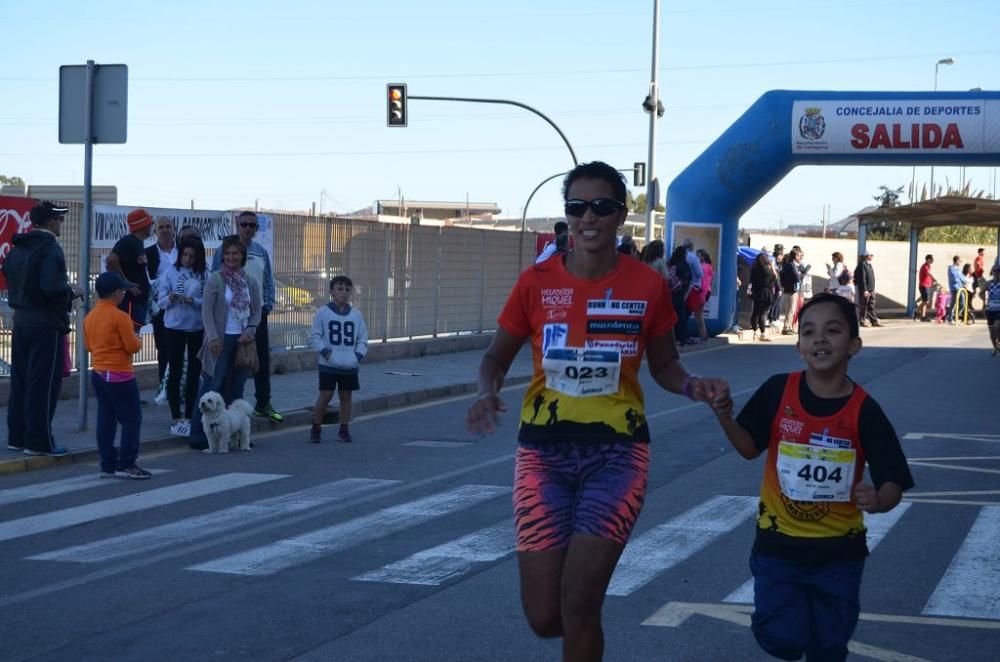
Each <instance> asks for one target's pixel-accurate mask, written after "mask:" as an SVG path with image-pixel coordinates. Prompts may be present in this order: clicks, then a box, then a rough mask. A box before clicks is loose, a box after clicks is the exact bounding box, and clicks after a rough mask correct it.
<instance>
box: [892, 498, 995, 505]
mask: <svg viewBox="0 0 1000 662" xmlns="http://www.w3.org/2000/svg"><path fill="white" fill-rule="evenodd" d="M907 501H912V502H913V503H937V504H941V505H944V506H995V505H997V502H996V501H963V500H961V499H910V498H907Z"/></svg>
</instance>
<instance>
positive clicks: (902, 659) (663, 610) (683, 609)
mask: <svg viewBox="0 0 1000 662" xmlns="http://www.w3.org/2000/svg"><path fill="white" fill-rule="evenodd" d="M752 610H753V608H752V607H743V606H739V605H717V604H699V603H692V602H668V603H667V604H665V605H663V606H662V607H660V608H659V609H658V610H657V611H656V612H655V613H654V614H653V615H652V616H650V617H649V618H647V619H646V620H645V621H643V623H642V624H643V625H652V626H658V627H679V626H680V625H682V624H683V623H684V622H685V621H686V620H687V619H688V618H690V617H691V616H693V615H695V614H700V615H702V616H708V617H710V618H715V619H717V620H721V621H726V622H727V623H734V624H736V625H742V626H744V627H749V626H750V612H751V611H752ZM860 618H861V620H863V621H875V622H882V623H887V622H888V623H906V624H913V625H921V626H928V625H940V626H946V627H959V628H975V629H984V630H994V629H1000V623H996V622H985V623H984V622H973V621H953V620H948V619H943V618H924V617H919V616H896V615H890V614H865V613H863V614H861V615H860ZM847 648H848V650H849V651H850V652H851V653H853V654H855V655H859V656H861V657H867V658H869V659H872V660H880V661H882V662H929V661H928V660H926V659H925V658H922V657H917V656H915V655H909V654H908V653H900V652H898V651H894V650H889V649H887V648H880V647H878V646H872V645H870V644H866V643H863V642H860V641H856V640H853V639H852V640H851V641H849V642H848V644H847Z"/></svg>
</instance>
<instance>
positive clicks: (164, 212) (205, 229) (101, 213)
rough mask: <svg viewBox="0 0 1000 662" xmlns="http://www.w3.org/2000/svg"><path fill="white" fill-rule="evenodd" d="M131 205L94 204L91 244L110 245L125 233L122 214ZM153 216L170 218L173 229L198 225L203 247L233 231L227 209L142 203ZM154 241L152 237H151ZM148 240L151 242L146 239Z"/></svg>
mask: <svg viewBox="0 0 1000 662" xmlns="http://www.w3.org/2000/svg"><path fill="white" fill-rule="evenodd" d="M135 208H136V207H135V206H127V207H123V206H120V205H94V222H93V223H92V224H91V226H90V227H91V230H90V246H91V248H106V249H109V250H110V249H111V248H114V246H115V243H116V242H117V241H118V240H119V239H121V238H122V237H124V236H125V235H126V234H128V224H127V222H126V220H125V218H126V217H127V216H128V213H129V212H130V211H132V210H133V209H135ZM144 209H145V210H146V211H148V212H149V214H150V216H152V217H153V218H154V219H155V218H159V217H161V216H166V217H167V218H169V219H171V220H172V221H173V222H174V229H175V230H180V229H181V228H182V227H184V226H185V225H192V226H194V227H196V228H198V233H199V234H200V235H201V240H202V241H203V242H204V243H205V248H218V247H219V244H221V243H222V238H223V237H225V236H226V235H230V234H233V232H234V230H233V221H232V217H231V215H230V214H229V212H224V211H215V210H208V209H169V208H164V207H144ZM153 241H155V238H154V239H153ZM149 243H152V242H149Z"/></svg>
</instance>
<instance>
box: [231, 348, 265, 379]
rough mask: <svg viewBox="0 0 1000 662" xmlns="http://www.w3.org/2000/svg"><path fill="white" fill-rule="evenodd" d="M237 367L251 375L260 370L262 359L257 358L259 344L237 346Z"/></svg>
mask: <svg viewBox="0 0 1000 662" xmlns="http://www.w3.org/2000/svg"><path fill="white" fill-rule="evenodd" d="M235 363H236V367H237V369H240V370H246V371H247V372H249V373H250V374H251V375H254V374H256V373H257V371H258V370H259V369H260V359H259V358H258V357H257V343H254V342H241V343H239V344H238V345H237V346H236V359H235Z"/></svg>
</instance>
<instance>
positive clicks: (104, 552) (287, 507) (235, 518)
mask: <svg viewBox="0 0 1000 662" xmlns="http://www.w3.org/2000/svg"><path fill="white" fill-rule="evenodd" d="M398 483H399V481H398V480H379V479H374V478H346V479H344V480H338V481H334V482H332V483H327V484H325V485H319V486H317V487H312V488H309V489H306V490H301V491H299V492H292V493H291V494H282V495H281V496H276V497H272V498H269V499H262V500H260V501H255V502H253V503H248V504H243V505H239V506H233V507H231V508H224V509H222V510H218V511H215V512H212V513H206V514H204V515H196V516H194V517H188V518H186V519H182V520H178V521H176V522H171V523H170V524H164V525H162V526H157V527H153V528H151V529H144V530H142V531H136V532H134V533H127V534H125V535H121V536H115V537H113V538H108V539H105V540H97V541H95V542H92V543H86V544H83V545H75V546H73V547H66V548H64V549H58V550H55V551H51V552H45V553H43V554H38V555H37V556H30V557H28V558H29V559H31V560H35V561H75V562H78V563H101V562H104V561H109V560H112V559H118V558H124V557H128V556H135V555H137V554H144V553H149V552H152V551H154V550H155V549H157V548H160V547H166V546H168V545H180V544H184V543H189V542H193V541H196V540H208V539H211V538H214V537H217V536H219V535H221V534H223V533H228V532H230V531H234V530H236V529H241V528H244V527H247V526H250V525H252V524H257V523H258V522H262V521H265V520H268V519H272V518H277V517H280V516H282V515H289V514H291V513H295V512H300V511H304V510H309V509H310V508H315V507H318V506H323V505H326V504H328V503H334V502H337V501H343V500H345V499H348V498H353V497H356V496H360V495H362V494H366V493H369V492H373V491H375V490H378V489H381V488H383V487H388V486H390V485H396V484H398Z"/></svg>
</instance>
